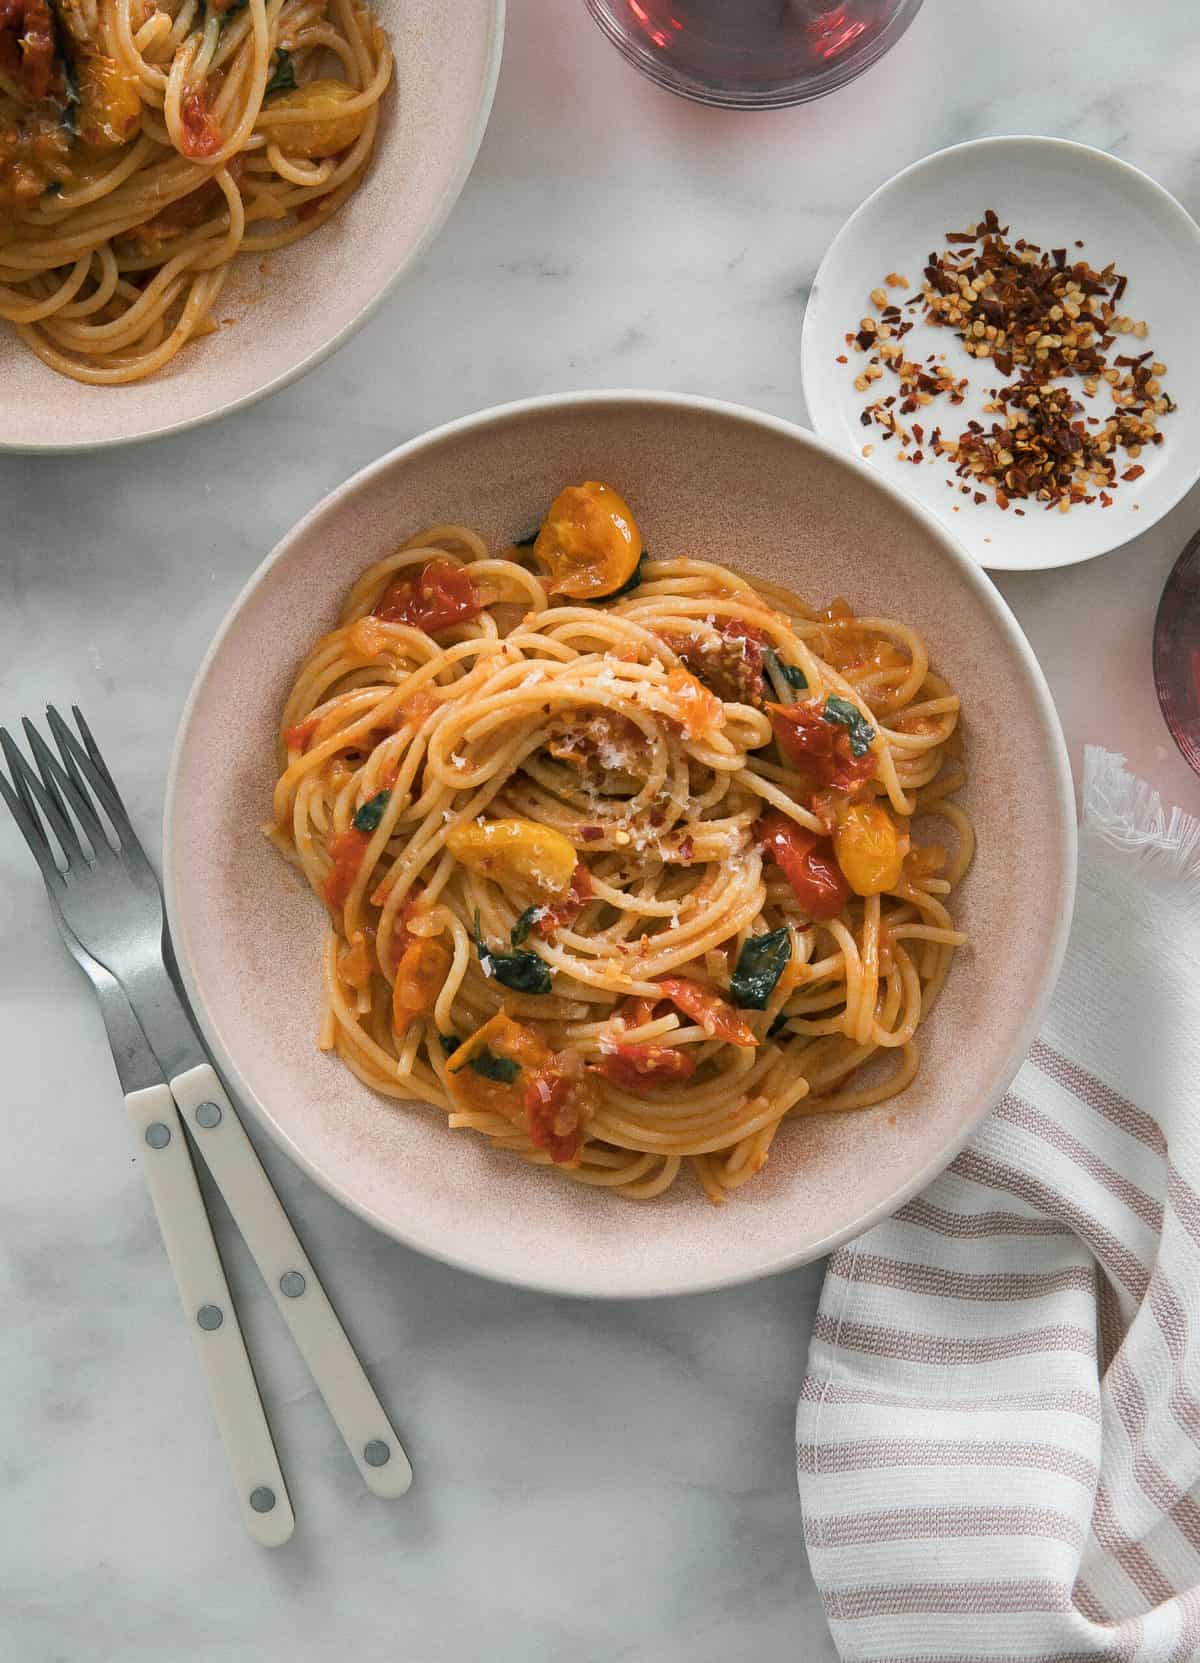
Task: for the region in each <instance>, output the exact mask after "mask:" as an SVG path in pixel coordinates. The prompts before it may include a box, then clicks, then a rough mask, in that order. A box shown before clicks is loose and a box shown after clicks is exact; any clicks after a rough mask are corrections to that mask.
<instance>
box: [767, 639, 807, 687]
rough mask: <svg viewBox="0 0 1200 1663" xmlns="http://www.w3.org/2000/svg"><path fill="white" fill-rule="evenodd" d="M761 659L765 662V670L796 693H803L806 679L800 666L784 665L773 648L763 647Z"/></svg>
mask: <svg viewBox="0 0 1200 1663" xmlns="http://www.w3.org/2000/svg"><path fill="white" fill-rule="evenodd" d="M763 658H764V659H765V660H766V665H767V669H768V670H770V671H771V672H772V674H774V675H776V676H778V678H779V679H780V681H782V682H784V683H785V684H786V685H787V686H788V687H791V688H793V689H794V690H795V691H796V692H797V693H801V692H803V691H804V689H805V688H806V687H807V686H808V677H807V676H806V675H805V674H804V671H803V670H802V669H801V668H800V666H799V665H798V664H785V663H784V662H783V660H782V658H780V656H779V654H778V653H777V652H776V651H775V649H774V647H764V648H763Z"/></svg>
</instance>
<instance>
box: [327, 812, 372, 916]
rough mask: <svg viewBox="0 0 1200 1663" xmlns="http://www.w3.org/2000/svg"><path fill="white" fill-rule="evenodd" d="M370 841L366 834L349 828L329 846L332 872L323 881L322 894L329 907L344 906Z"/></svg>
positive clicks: (340, 833) (339, 833) (339, 834)
mask: <svg viewBox="0 0 1200 1663" xmlns="http://www.w3.org/2000/svg"><path fill="white" fill-rule="evenodd" d="M370 841H371V839H370V836H369V835H368V834H367V833H366V832H361V831H356V830H355V828H354V827H353V826H351V827H350V828H349V830H347V831H344V832H338V834H337V836H336V837H335V838H334V840H333V842H332V843H331V844H330V846H329V852H330V854H331V855H332V856H333V870H332V871H331V872H330V874H329V876H328V877H327V878H326V879H325V891H324V894H325V899H326V900H327V901H328V902H329V904H330V906H331V907H341V906H345V904H346V897H347V895H349V893H350V891H351V890H352V889H353V888H354V880H355V878H357V876H358V869H359V867H360V866H361V865H362V862H363V856H364V855H365V854H366V852H367V844H368V843H369V842H370Z"/></svg>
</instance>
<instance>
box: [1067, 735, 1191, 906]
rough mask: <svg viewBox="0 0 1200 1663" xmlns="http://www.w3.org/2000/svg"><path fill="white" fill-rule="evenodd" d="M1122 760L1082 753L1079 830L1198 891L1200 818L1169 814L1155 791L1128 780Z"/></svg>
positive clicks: (1091, 749) (1096, 750)
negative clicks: (1081, 812) (1088, 832)
mask: <svg viewBox="0 0 1200 1663" xmlns="http://www.w3.org/2000/svg"><path fill="white" fill-rule="evenodd" d="M1125 762H1126V759H1125V758H1124V757H1123V756H1121V755H1119V754H1118V753H1117V752H1115V751H1106V750H1104V749H1103V747H1102V746H1100V745H1086V746H1085V747H1084V752H1083V827H1084V830H1085V831H1093V832H1095V833H1096V834H1097V835H1098V836H1099V837H1101V838H1103V840H1104V841H1105V842H1106V843H1108V844H1109V845H1110V846H1111V847H1112V848H1114V849H1120V850H1122V851H1123V852H1125V853H1128V854H1133V855H1135V856H1136V857H1137V861H1138V864H1139V866H1153V867H1155V868H1157V869H1158V870H1159V871H1160V872H1165V873H1167V874H1169V875H1171V876H1173V877H1178V878H1182V879H1183V880H1184V881H1185V882H1186V883H1187V884H1188V886H1189V888H1195V889H1196V890H1197V891H1200V818H1197V816H1196V815H1194V814H1186V813H1185V812H1184V811H1183V809H1181V808H1173V809H1171V810H1170V811H1169V812H1168V810H1166V809H1165V808H1164V807H1163V803H1162V798H1161V797H1160V796H1159V794H1158V792H1157V791H1156V790H1155V789H1154V787H1153V786H1151V785H1149V784H1148V783H1147V782H1146V781H1145V780H1143V779H1138V778H1137V776H1136V775H1135V774H1131V773H1130V772H1129V770H1128V768H1127V767H1126V765H1125Z"/></svg>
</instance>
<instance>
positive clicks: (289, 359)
mask: <svg viewBox="0 0 1200 1663" xmlns="http://www.w3.org/2000/svg"><path fill="white" fill-rule="evenodd" d="M372 5H373V8H374V10H375V12H376V15H377V16H378V17H379V20H380V22H381V23H382V24H383V25H384V27H385V28H386V29H387V32H388V36H389V38H390V40H391V43H392V51H393V53H394V56H395V70H394V72H393V79H392V84H391V87H390V88H389V90H388V94H387V99H386V102H385V104H384V113H383V117H382V120H381V123H380V130H379V137H378V140H377V142H376V148H375V155H374V157H373V159H372V162H371V167H370V170H369V171H368V173H367V176H366V178H365V179H364V180H363V183H362V185H361V186H360V187H359V189H358V190H357V191H356V192H355V193H354V195H353V196H352V197H351V198H350V200H349V201H348V202H346V203H344V204H343V206H342V207H341V208H340V209H339V211H338V213H337V214H336V215H335V216H334V217H333V218H332V219H331V220H330V222H329V224H328V225H325V226H322V228H321V229H320V230H319V231H318V232H316V233H315V234H314V235H313V236H311V237H306V238H305V239H304V240H303V241H302V242H299V243H296V244H294V245H293V246H292V247H290V248H283V249H279V250H278V251H277V252H276V253H274V254H271V255H269V256H268V257H267V268H268V276H267V277H266V278H265V279H264V277H263V276H262V274H261V272H260V260H259V258H257V257H255V256H253V255H244V256H242V257H241V258H240V259H238V260H236V261H235V262H234V266H233V269H232V271H231V272H230V274H229V279H228V281H227V282H226V284H225V287H224V289H223V290H222V291H221V297H220V305H219V312H220V316H221V317H222V318H232V319H233V323H232V325H231V326H230V327H227V328H222V329H220V330H218V331H217V332H216V333H215V334H213V335H210V336H208V337H206V338H205V339H204V340H202V341H198V342H196V343H195V344H193V345H192V346H189V347H187V348H186V349H185V350H184V351H183V352H181V353H180V354H179V356H178V357H177V358H175V359H173V360H172V362H171V363H170V364H168V365H167V367H166V368H165V369H164V370H163V371H162V373H161V374H159V375H156V376H153V377H151V378H150V379H149V380H147V381H139V382H135V383H134V384H133V385H132V386H129V387H85V386H81V385H80V384H79V383H78V382H76V381H72V380H69V379H68V378H67V377H66V376H62V375H57V374H56V373H55V372H54V371H53V370H50V369H47V368H46V366H45V365H44V364H43V363H42V362H41V360H40V359H39V358H36V357H35V356H34V354H33V353H32V352H30V351H29V349H28V348H27V347H26V346H25V344H24V342H23V341H21V340H20V338H19V337H18V336H17V334H16V331H15V330H14V329H13V328H12V326H11V325H9V324H6V323H3V322H0V451H3V450H19V451H68V450H99V449H102V448H104V447H106V446H108V445H120V444H127V443H128V442H129V441H131V440H134V439H149V438H155V437H158V436H160V435H162V434H164V433H178V432H180V431H182V430H183V429H184V428H188V427H196V426H198V425H199V424H200V423H201V422H206V421H211V420H212V419H213V418H214V417H216V416H222V415H227V414H229V412H230V411H233V410H240V409H242V408H243V407H244V406H245V405H247V404H253V403H254V401H255V400H256V399H259V398H262V397H263V396H264V395H265V394H267V393H272V392H277V391H278V390H279V389H280V388H281V387H286V386H287V385H288V383H289V382H291V381H294V380H296V378H297V377H298V376H300V375H303V374H304V373H305V371H306V370H310V369H313V368H314V367H315V366H316V365H317V364H319V363H320V362H321V360H322V359H323V358H325V357H327V356H328V354H329V353H331V352H332V351H334V349H335V348H336V347H338V346H340V345H341V344H342V342H343V341H345V340H347V339H348V338H349V337H350V336H351V335H352V334H353V333H354V331H355V330H356V329H357V328H358V327H359V325H360V324H362V323H364V322H365V321H366V319H367V318H368V317H370V315H371V313H372V312H373V311H374V310H375V308H376V307H377V306H378V305H379V303H380V302H381V301H382V300H383V299H384V297H385V296H386V295H387V293H388V292H389V290H390V289H391V288H392V286H393V284H395V283H396V282H398V280H399V279H400V278H401V277H402V276H403V274H404V273H405V272H406V271H407V270H408V269H409V267H410V266H411V265H412V264H413V263H414V261H415V260H416V259H417V258H418V256H419V255H421V254H422V253H424V251H425V249H426V248H427V247H428V246H429V244H430V243H431V242H432V240H433V238H434V237H435V236H436V235H437V233H438V231H439V230H440V229H441V226H442V224H443V223H444V221H445V219H446V216H447V215H448V214H449V212H450V210H451V208H452V207H453V206H454V203H455V202H456V200H457V198H458V193H459V192H460V191H461V190H462V188H463V185H464V184H465V183H466V180H467V175H468V174H469V173H470V171H471V168H472V166H473V164H474V161H475V156H476V153H477V152H478V150H479V146H480V143H481V142H482V140H483V134H484V129H485V128H486V126H487V120H488V115H489V113H490V111H491V107H492V95H493V93H494V92H495V90H496V78H497V76H498V75H499V73H500V50H501V45H502V43H503V37H504V5H505V0H372Z"/></svg>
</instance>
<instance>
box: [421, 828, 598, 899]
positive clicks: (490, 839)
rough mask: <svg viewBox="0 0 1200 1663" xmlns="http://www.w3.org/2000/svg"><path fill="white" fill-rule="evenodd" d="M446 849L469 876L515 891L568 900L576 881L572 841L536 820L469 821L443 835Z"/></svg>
mask: <svg viewBox="0 0 1200 1663" xmlns="http://www.w3.org/2000/svg"><path fill="white" fill-rule="evenodd" d="M446 847H447V848H448V849H449V850H450V853H451V854H452V855H453V856H454V858H455V859H456V860H460V861H462V863H463V865H464V866H469V867H470V868H471V870H472V871H473V872H482V873H483V875H484V877H487V878H494V879H495V881H496V882H497V883H499V884H503V885H506V886H508V887H516V888H519V889H523V888H527V887H529V886H532V887H533V888H534V889H537V890H539V891H540V892H541V893H542V894H545V895H562V896H563V897H564V898H565V897H566V894H567V891H568V889H569V887H570V884H571V882H572V880H573V879H574V876H575V845H574V844H573V843H572V842H571V840H570V838H567V837H564V836H563V834H562V833H561V832H557V831H555V830H553V828H552V827H550V826H539V825H538V824H537V822H536V821H535V820H485V821H484V823H483V824H482V825H479V824H478V823H477V822H476V821H474V820H468V821H466V822H465V823H464V824H463V825H460V826H455V827H454V828H453V829H452V830H451V831H450V832H448V833H447V836H446Z"/></svg>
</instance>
